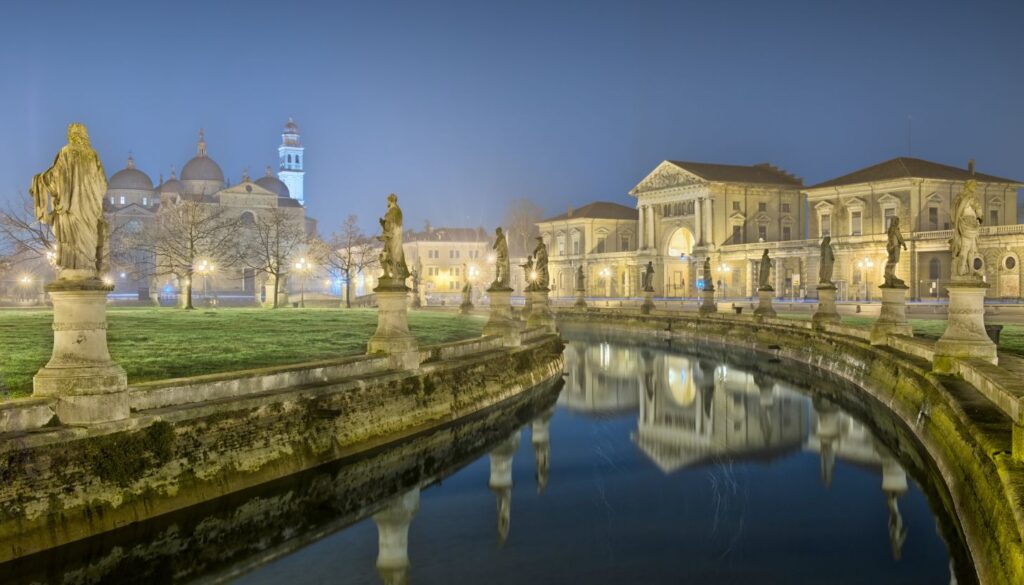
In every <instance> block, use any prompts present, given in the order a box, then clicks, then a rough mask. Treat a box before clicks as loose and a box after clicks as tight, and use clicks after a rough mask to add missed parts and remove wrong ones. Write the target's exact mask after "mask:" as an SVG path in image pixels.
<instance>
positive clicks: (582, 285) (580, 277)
mask: <svg viewBox="0 0 1024 585" xmlns="http://www.w3.org/2000/svg"><path fill="white" fill-rule="evenodd" d="M576 290H587V277H586V276H585V275H584V274H583V265H582V264H581V265H579V266H577V267H576Z"/></svg>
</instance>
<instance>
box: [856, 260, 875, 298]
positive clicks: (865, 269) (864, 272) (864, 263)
mask: <svg viewBox="0 0 1024 585" xmlns="http://www.w3.org/2000/svg"><path fill="white" fill-rule="evenodd" d="M874 267H875V263H874V262H872V261H871V259H870V258H866V257H865V258H864V259H863V260H859V261H858V262H857V268H859V269H860V273H861V278H862V279H863V280H864V300H865V301H869V302H870V301H871V289H870V288H869V287H868V273H869V272H870V270H871V269H872V268H874Z"/></svg>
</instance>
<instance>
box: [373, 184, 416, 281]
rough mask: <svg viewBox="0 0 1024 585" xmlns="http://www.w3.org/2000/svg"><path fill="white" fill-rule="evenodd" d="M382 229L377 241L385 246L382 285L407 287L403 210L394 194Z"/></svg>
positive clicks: (389, 196)
mask: <svg viewBox="0 0 1024 585" xmlns="http://www.w3.org/2000/svg"><path fill="white" fill-rule="evenodd" d="M380 227H381V232H382V233H381V235H379V236H377V239H378V240H380V241H381V242H382V243H383V244H384V248H383V249H382V250H381V253H380V267H381V270H383V274H382V275H381V278H380V280H381V284H382V285H390V286H398V285H400V286H405V279H406V278H408V276H409V268H408V266H406V264H405V252H404V251H403V250H402V208H401V207H399V206H398V196H397V195H395V194H394V193H392V194H390V195H388V210H387V211H386V212H384V217H382V218H380Z"/></svg>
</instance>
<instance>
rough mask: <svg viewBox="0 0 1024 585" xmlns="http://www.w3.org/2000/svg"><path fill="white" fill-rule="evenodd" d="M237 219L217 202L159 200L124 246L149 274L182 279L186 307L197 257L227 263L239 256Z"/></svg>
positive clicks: (190, 295)
mask: <svg viewBox="0 0 1024 585" xmlns="http://www.w3.org/2000/svg"><path fill="white" fill-rule="evenodd" d="M240 224H241V222H240V220H239V218H238V217H235V216H234V214H229V213H228V212H227V210H226V209H225V208H223V207H220V206H218V205H210V204H206V203H202V202H199V201H192V200H188V199H184V200H181V201H178V202H176V203H174V202H168V203H164V204H161V206H160V209H159V211H157V213H156V215H155V216H154V218H153V221H152V222H149V224H148V225H147V226H146V227H144V228H143V229H142V230H140V231H138V232H137V233H134V234H131V235H129V236H126V240H127V242H128V244H127V247H128V248H131V249H133V250H134V251H135V253H136V254H138V257H139V258H144V259H146V260H145V262H146V263H148V266H145V265H144V266H143V269H144V270H146V271H147V272H148V273H149V275H151V276H162V275H173V276H175V277H177V279H178V281H179V282H181V283H182V285H183V286H182V288H183V290H184V295H185V302H184V303H183V304H184V307H183V308H185V309H192V308H194V307H193V305H192V282H193V280H194V278H193V274H194V271H195V268H196V264H197V261H198V260H200V259H202V260H206V261H207V262H209V263H211V264H214V265H218V266H224V267H226V266H230V265H232V264H234V263H235V262H236V261H237V259H238V250H239V248H238V244H237V242H238V235H239V228H240Z"/></svg>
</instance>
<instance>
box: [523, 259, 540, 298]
mask: <svg viewBox="0 0 1024 585" xmlns="http://www.w3.org/2000/svg"><path fill="white" fill-rule="evenodd" d="M519 266H520V268H522V269H523V273H524V274H525V275H526V290H534V289H536V288H537V283H536V282H534V280H535V277H534V275H533V256H527V257H526V264H520V265H519Z"/></svg>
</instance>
